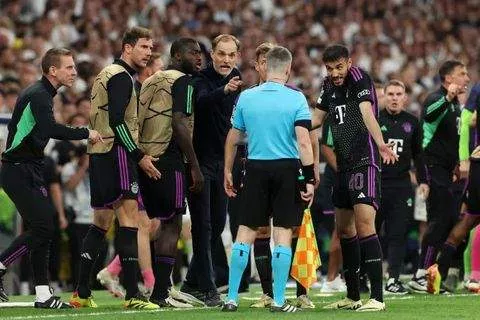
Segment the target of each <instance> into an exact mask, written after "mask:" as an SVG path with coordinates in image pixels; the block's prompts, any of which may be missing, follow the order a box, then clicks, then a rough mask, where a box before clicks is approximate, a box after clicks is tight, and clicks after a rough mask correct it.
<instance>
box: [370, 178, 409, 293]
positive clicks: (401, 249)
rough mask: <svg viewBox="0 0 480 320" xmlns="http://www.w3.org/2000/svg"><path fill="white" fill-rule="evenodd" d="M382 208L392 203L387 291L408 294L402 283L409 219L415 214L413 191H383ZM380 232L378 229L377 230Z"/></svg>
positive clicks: (388, 226) (388, 219) (388, 222)
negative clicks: (401, 273)
mask: <svg viewBox="0 0 480 320" xmlns="http://www.w3.org/2000/svg"><path fill="white" fill-rule="evenodd" d="M383 191H384V192H383V193H382V199H383V200H382V207H383V205H384V203H385V202H387V201H388V202H391V210H389V211H388V212H386V217H385V219H386V221H385V222H386V223H385V231H386V239H387V243H388V275H389V279H388V281H387V283H386V287H385V290H386V291H387V292H389V293H393V294H406V293H407V290H406V289H405V287H404V286H403V284H402V282H401V281H400V279H399V277H400V272H401V271H402V265H403V260H404V258H405V246H406V239H407V227H408V222H409V217H411V216H412V214H413V190H412V189H411V188H410V187H407V188H395V189H387V190H386V189H383ZM377 230H378V229H377Z"/></svg>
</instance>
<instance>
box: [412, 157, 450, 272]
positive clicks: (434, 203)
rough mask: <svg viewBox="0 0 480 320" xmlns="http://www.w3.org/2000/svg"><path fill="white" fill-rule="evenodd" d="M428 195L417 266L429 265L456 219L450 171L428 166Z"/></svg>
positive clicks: (424, 266)
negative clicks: (424, 229)
mask: <svg viewBox="0 0 480 320" xmlns="http://www.w3.org/2000/svg"><path fill="white" fill-rule="evenodd" d="M428 174H429V176H430V195H429V197H428V200H427V231H426V232H425V236H424V237H423V241H422V252H421V255H420V265H419V266H418V267H419V268H423V269H426V268H428V267H430V266H431V265H432V264H433V263H434V261H435V258H436V255H437V251H438V249H439V248H440V247H441V245H442V244H443V242H444V241H445V240H446V239H447V237H448V234H449V233H450V230H451V229H452V228H453V226H454V225H455V223H456V222H457V219H458V214H459V212H458V208H457V206H458V204H457V201H456V199H455V197H454V191H453V189H452V172H451V171H450V170H447V169H445V168H442V167H439V166H428Z"/></svg>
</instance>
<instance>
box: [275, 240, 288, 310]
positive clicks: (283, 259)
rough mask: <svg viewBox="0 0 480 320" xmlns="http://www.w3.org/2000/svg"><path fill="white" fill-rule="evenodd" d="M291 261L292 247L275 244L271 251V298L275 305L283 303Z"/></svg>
mask: <svg viewBox="0 0 480 320" xmlns="http://www.w3.org/2000/svg"><path fill="white" fill-rule="evenodd" d="M291 261H292V248H289V247H284V246H275V248H274V249H273V252H272V271H273V300H274V302H275V305H276V306H282V305H283V304H284V303H285V287H286V285H287V281H288V273H289V271H290V264H291Z"/></svg>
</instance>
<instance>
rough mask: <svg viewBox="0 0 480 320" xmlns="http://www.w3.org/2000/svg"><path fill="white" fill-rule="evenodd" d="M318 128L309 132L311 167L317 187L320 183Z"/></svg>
mask: <svg viewBox="0 0 480 320" xmlns="http://www.w3.org/2000/svg"><path fill="white" fill-rule="evenodd" d="M318 130H319V129H314V130H312V131H310V133H309V135H310V141H311V144H312V152H313V167H314V170H315V188H318V185H319V184H320V143H319V141H318Z"/></svg>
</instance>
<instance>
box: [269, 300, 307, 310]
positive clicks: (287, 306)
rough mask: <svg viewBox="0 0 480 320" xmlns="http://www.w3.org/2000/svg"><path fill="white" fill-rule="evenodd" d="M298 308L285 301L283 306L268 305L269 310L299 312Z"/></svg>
mask: <svg viewBox="0 0 480 320" xmlns="http://www.w3.org/2000/svg"><path fill="white" fill-rule="evenodd" d="M299 311H300V309H299V308H297V307H295V306H293V305H291V304H289V303H288V302H285V303H284V304H283V306H281V307H277V306H275V305H273V304H272V305H271V306H270V312H299Z"/></svg>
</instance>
